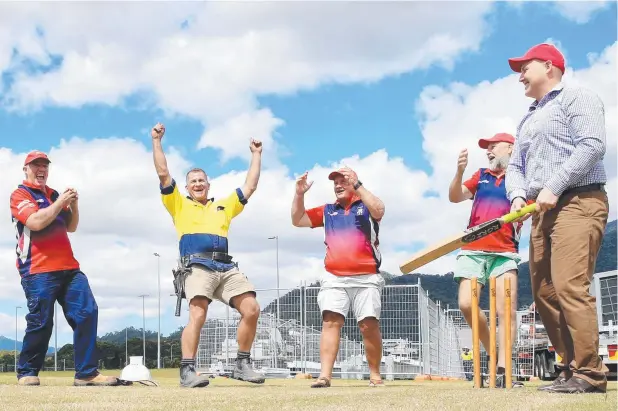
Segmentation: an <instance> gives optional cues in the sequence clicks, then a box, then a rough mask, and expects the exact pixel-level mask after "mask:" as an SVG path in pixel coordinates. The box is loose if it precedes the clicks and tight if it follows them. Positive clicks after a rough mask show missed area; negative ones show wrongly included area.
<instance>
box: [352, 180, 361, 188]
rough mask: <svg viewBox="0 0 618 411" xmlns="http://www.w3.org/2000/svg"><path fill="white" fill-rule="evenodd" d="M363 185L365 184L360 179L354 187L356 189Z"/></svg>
mask: <svg viewBox="0 0 618 411" xmlns="http://www.w3.org/2000/svg"><path fill="white" fill-rule="evenodd" d="M362 185H363V183H361V182H360V181H357V182H356V184H354V186H353V187H354V190H358V188H359V187H360V186H362Z"/></svg>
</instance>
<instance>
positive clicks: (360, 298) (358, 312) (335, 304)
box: [318, 287, 382, 321]
mask: <svg viewBox="0 0 618 411" xmlns="http://www.w3.org/2000/svg"><path fill="white" fill-rule="evenodd" d="M381 294H382V293H381V289H380V288H379V287H341V288H322V289H320V292H319V293H318V306H319V307H320V311H321V313H322V315H324V311H332V312H335V313H338V314H341V315H343V317H344V318H346V317H347V315H348V312H349V311H350V307H352V311H353V312H354V316H355V317H356V321H361V320H363V319H365V318H368V317H375V318H376V319H377V320H379V319H380V312H381V309H382V299H381Z"/></svg>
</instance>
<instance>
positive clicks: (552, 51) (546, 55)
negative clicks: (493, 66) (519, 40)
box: [509, 43, 564, 73]
mask: <svg viewBox="0 0 618 411" xmlns="http://www.w3.org/2000/svg"><path fill="white" fill-rule="evenodd" d="M534 59H538V60H542V61H551V64H553V65H554V66H556V67H558V68H559V69H560V71H562V73H564V56H563V55H562V53H561V52H560V50H558V49H557V48H556V47H555V46H552V45H551V44H547V43H542V44H537V45H536V46H534V47H532V48H531V49H530V50H528V51H527V52H526V54H524V55H523V56H521V57H513V58H510V59H509V66H511V69H512V70H513V71H515V72H517V73H519V72H521V66H522V65H523V64H524V63H526V62H528V61H530V60H534Z"/></svg>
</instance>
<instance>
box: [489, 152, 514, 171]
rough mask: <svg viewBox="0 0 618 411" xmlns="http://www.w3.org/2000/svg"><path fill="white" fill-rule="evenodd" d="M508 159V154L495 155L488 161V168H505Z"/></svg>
mask: <svg viewBox="0 0 618 411" xmlns="http://www.w3.org/2000/svg"><path fill="white" fill-rule="evenodd" d="M510 159H511V156H509V155H506V156H502V157H496V158H494V159H493V160H491V161H490V162H489V169H490V170H491V171H498V170H506V168H507V167H508V165H509V160H510Z"/></svg>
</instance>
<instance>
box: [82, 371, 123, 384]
mask: <svg viewBox="0 0 618 411" xmlns="http://www.w3.org/2000/svg"><path fill="white" fill-rule="evenodd" d="M118 384H119V381H118V378H116V377H112V376H109V375H103V374H101V373H98V374H97V375H93V376H91V377H86V378H75V379H74V380H73V385H75V386H76V387H88V386H97V387H102V386H115V385H118Z"/></svg>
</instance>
